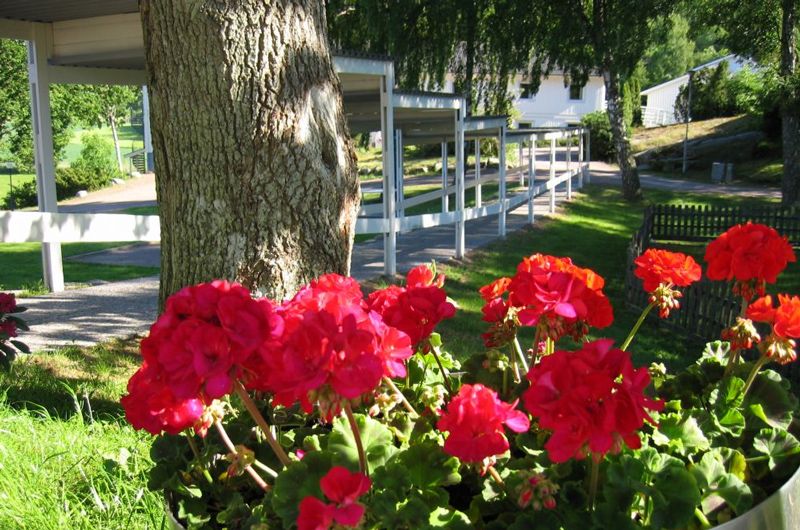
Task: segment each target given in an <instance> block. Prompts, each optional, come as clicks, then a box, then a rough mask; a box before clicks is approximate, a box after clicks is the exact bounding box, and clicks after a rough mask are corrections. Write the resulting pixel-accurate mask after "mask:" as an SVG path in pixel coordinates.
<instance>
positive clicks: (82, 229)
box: [0, 129, 590, 243]
mask: <svg viewBox="0 0 800 530" xmlns="http://www.w3.org/2000/svg"><path fill="white" fill-rule="evenodd" d="M576 136H577V137H578V138H579V141H578V146H577V147H578V149H577V163H575V164H573V161H572V155H573V152H574V151H573V148H574V146H573V145H572V143H573V141H572V140H570V142H568V145H567V147H566V151H565V152H566V170H565V171H563V172H561V173H558V174H557V171H556V161H555V159H556V142H557V140H559V139H564V138H573V137H576ZM536 137H537V138H538V139H539V140H549V154H550V159H549V167H548V180H547V182H545V183H540V184H536V180H535V178H531V176H532V175H535V174H536V161H535V156H536V151H537V149H536V148H535V147H534V148H533V149H532V152H533V160H531V161H530V162H529V165H528V168H529V169H528V175H527V182H528V186H527V187H525V188H523V189H521V190H520V191H518V192H515V193H513V194H506V193H505V181H506V177H507V175H506V171H505V168H503V167H502V166H501V167H500V168H499V171H498V173H497V175H490V176H483V177H481V176H480V172H478V173H477V174H478V178H477V179H476V178H470V181H469V183H465V185H464V186H463V189H461V190H458V189H457V187H456V186H447V187H446V188H444V189H438V190H434V191H431V192H427V193H424V194H421V195H419V196H416V197H413V198H409V199H403V198H400V199H399V201H398V202H399V203H401V204H402V205H403V208H400V209H398V212H399V214H398V215H397V217H395V219H393V220H392V219H387V218H384V217H382V216H380V215H382V214H381V211H382V210H379V209H378V208H374V209H373V208H371V206H373V205H368V206H366V207H365V208H363V209H362V211H367V208H370V210H369V211H375V212H376V214H377V215H379V217H366V216H360V217H359V218H358V219H357V221H356V226H355V231H356V234H387V233H389V232H391V231H392V229H393V228H394V230H395V231H399V232H407V231H410V230H417V229H424V228H431V227H437V226H443V225H451V224H455V223H458V222H461V221H462V220H463V221H470V220H474V219H480V218H484V217H488V216H492V215H498V216H499V219H501V224H502V225H503V226H504V221H505V217H506V216H507V214H508V212H510V211H512V210H514V209H516V208H518V207H519V206H521V205H523V204H525V203H526V202H527V203H528V221H529V222H530V223H533V220H534V199H535V198H536V197H539V196H541V195H547V194H549V196H550V201H549V203H550V210H551V211H554V209H555V203H556V187H558V186H560V185H562V184H566V198H567V200H569V199H571V197H572V185H573V180H574V179H576V178H577V184H576V185H577V187H578V188H580V187H582V185H583V183H584V181H586V182H588V180H589V163H588V160H589V157H588V154H589V149H590V148H589V142H588V131H587V130H585V129H568V130H563V131H551V132H546V133H537V134H536ZM523 173H524V172H523ZM522 177H524V175H523V174H522V173H521V174H520V180H522ZM489 181H498V182H499V183H500V188H501V190H502V191H501V193H500V194H499V198H498V199H497V200H495V201H493V202H491V203H489V204H486V201H485V200H483V201H482V202H483V203H482V204H481V203H480V202H479V201H476V206H475V207H472V208H463V210H459V209H455V210H453V211H442V212H436V213H425V214H419V215H410V216H406V215H404V212H405V209H406V208H407V207H411V206H415V205H418V204H423V203H426V202H429V201H432V200H436V199H438V198H440V197H446V196H449V195H453V194H457V193H464V191H465V190H466V189H468V188H472V187H477V189H476V195H477V197H480V192H479V190H480V186H481V185H482V184H484V183H486V182H489ZM477 197H476V198H477ZM457 198H458V197H457ZM455 202H456V204H457V205H458V204H462V205H463V204H464V200H463V197H462V198H461V200H457V201H455ZM374 206H377V207H379V208H381V209H382V207H383V206H382V205H380V204H378V205H374ZM160 239H161V224H160V220H159V217H158V216H157V215H130V214H108V213H100V214H88V213H50V212H24V211H0V243H28V242H40V243H74V242H117V241H145V242H158V241H160Z"/></svg>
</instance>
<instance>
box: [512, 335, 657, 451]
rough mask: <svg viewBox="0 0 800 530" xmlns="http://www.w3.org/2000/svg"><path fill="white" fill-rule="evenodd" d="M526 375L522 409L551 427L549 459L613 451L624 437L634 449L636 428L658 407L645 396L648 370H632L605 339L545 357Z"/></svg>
mask: <svg viewBox="0 0 800 530" xmlns="http://www.w3.org/2000/svg"><path fill="white" fill-rule="evenodd" d="M528 380H530V382H531V386H530V388H528V390H526V391H525V393H524V394H523V400H524V402H525V408H526V409H528V412H530V413H531V415H533V416H534V417H536V418H538V419H539V425H540V426H541V427H542V428H544V429H549V430H551V431H553V434H552V436H551V437H550V439H549V440H548V441H547V442H546V443H545V448H546V449H547V452H548V455H549V456H550V460H552V461H553V462H564V461H566V460H569V459H570V458H578V459H581V458H584V457H586V456H587V455H588V454H594V455H596V456H599V455H603V454H606V453H608V452H610V451H611V452H617V451H619V450H620V448H621V445H622V443H623V442H624V443H625V444H626V445H628V447H631V448H638V447H639V446H640V444H641V443H640V440H639V437H638V435H637V433H636V431H637V430H638V429H640V428H641V427H642V425H643V424H644V422H645V421H652V420H651V419H650V415H649V413H648V412H647V411H648V410H660V409H661V408H662V407H663V403H662V402H660V401H653V400H651V399H649V398H647V397H646V396H645V395H644V389H645V388H646V387H647V385H648V384H649V383H650V375H649V374H648V372H647V369H646V368H639V369H635V368H634V367H633V365H632V364H631V361H630V356H629V355H628V354H627V353H626V352H624V351H622V350H620V349H617V348H613V341H611V340H610V339H603V340H597V341H594V342H589V343H586V344H584V346H583V348H581V349H580V350H578V351H575V352H569V351H557V352H555V353H554V354H553V355H550V356H547V357H544V358H543V359H542V361H541V362H540V363H538V364H537V365H535V366H534V367H532V368H531V371H530V372H529V373H528Z"/></svg>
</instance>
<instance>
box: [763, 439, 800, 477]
mask: <svg viewBox="0 0 800 530" xmlns="http://www.w3.org/2000/svg"><path fill="white" fill-rule="evenodd" d="M753 449H755V450H756V451H757V452H759V453H762V454H764V455H766V456H767V463H768V466H769V469H770V471H773V472H774V470H775V469H776V468H777V467H778V466H781V465H782V464H783V463H784V462H785V461H786V459H788V458H790V457H792V456H795V455H798V454H800V442H798V440H797V438H795V437H794V436H793V435H792V434H791V433H789V432H786V431H783V430H780V429H761V430H760V431H759V432H758V434H757V435H756V437H755V439H754V440H753Z"/></svg>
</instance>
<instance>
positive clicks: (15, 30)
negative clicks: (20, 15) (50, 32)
mask: <svg viewBox="0 0 800 530" xmlns="http://www.w3.org/2000/svg"><path fill="white" fill-rule="evenodd" d="M33 25H34V23H33V22H27V21H24V20H11V19H8V18H0V39H16V40H30V39H31V34H32V33H33Z"/></svg>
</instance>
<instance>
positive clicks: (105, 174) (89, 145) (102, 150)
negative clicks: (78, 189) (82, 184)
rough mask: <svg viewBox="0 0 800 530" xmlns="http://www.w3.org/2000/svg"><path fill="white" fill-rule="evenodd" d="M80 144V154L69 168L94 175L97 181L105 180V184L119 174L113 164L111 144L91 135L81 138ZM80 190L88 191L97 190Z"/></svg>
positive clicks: (95, 135)
mask: <svg viewBox="0 0 800 530" xmlns="http://www.w3.org/2000/svg"><path fill="white" fill-rule="evenodd" d="M81 144H83V148H82V149H81V154H80V156H79V157H78V159H77V160H75V162H73V163H72V164H71V168H73V169H77V170H79V171H85V172H87V173H91V174H93V175H96V176H97V179H99V180H100V181H104V180H105V181H106V182H105V184H108V181H110V180H111V179H112V178H114V177H115V176H117V174H118V173H119V171H118V169H117V166H116V164H114V147H113V146H112V145H111V142H109V141H108V140H106V139H105V138H103V137H101V136H99V135H97V134H93V133H92V134H84V135H83V137H82V138H81ZM105 184H101V185H105ZM82 189H86V190H87V191H88V190H91V189H97V188H82Z"/></svg>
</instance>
